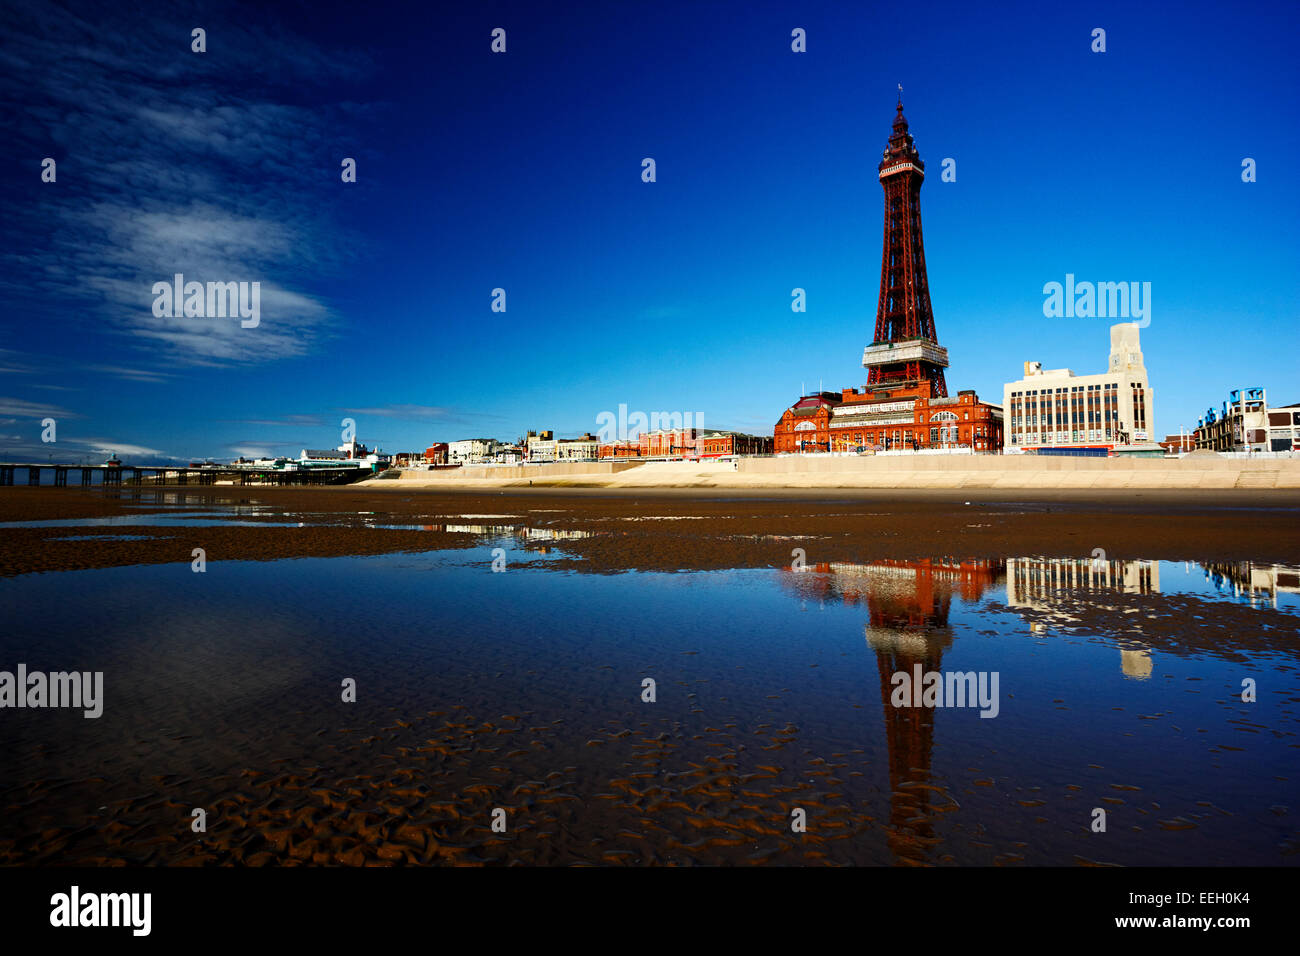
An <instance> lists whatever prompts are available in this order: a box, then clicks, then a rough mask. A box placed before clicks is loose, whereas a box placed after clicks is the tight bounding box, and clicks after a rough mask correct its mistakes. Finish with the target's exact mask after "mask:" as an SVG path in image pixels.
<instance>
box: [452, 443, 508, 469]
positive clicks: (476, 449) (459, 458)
mask: <svg viewBox="0 0 1300 956" xmlns="http://www.w3.org/2000/svg"><path fill="white" fill-rule="evenodd" d="M498 444H499V443H498V442H497V440H496V439H495V438H462V439H461V440H460V441H454V442H448V444H447V462H448V464H452V465H480V464H482V463H483V462H485V461H491V460H492V456H493V455H495V454H496V450H497V445H498Z"/></svg>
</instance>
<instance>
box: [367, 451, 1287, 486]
mask: <svg viewBox="0 0 1300 956" xmlns="http://www.w3.org/2000/svg"><path fill="white" fill-rule="evenodd" d="M530 482H531V483H532V485H533V486H534V487H538V486H543V487H544V486H546V485H554V486H566V487H584V486H585V487H595V488H902V489H907V488H918V489H920V488H1008V489H1014V488H1044V489H1047V488H1079V489H1086V488H1149V489H1165V488H1168V489H1175V488H1186V489H1198V488H1200V489H1218V488H1283V489H1300V458H1270V459H1232V458H1219V457H1217V456H1201V455H1196V456H1189V457H1186V458H1182V459H1163V458H1072V457H1055V456H1053V457H1048V456H1042V457H1039V456H1036V455H979V456H970V455H953V456H943V455H918V456H915V457H910V456H902V455H899V456H881V457H871V456H867V457H831V456H826V457H823V456H817V455H808V456H795V455H792V456H789V457H782V458H741V459H739V460H738V461H703V462H690V461H667V462H665V461H659V462H645V463H637V462H565V463H560V464H551V465H534V466H529V467H524V466H518V467H500V468H485V467H466V468H457V469H448V470H446V471H436V472H429V471H407V472H403V473H402V476H401V479H400V480H399V481H396V482H394V481H391V480H373V479H372V480H370V481H367V482H366V484H367V485H370V486H374V487H384V486H387V487H390V488H392V487H412V486H415V485H421V486H425V487H444V488H455V487H464V488H504V487H511V486H528V485H529V483H530Z"/></svg>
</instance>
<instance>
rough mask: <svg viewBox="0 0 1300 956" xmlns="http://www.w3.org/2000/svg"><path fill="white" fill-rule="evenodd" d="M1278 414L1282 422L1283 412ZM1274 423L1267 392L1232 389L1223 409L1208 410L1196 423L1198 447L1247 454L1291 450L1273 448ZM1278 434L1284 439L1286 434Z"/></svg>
mask: <svg viewBox="0 0 1300 956" xmlns="http://www.w3.org/2000/svg"><path fill="white" fill-rule="evenodd" d="M1278 411H1279V412H1282V411H1283V410H1282V409H1278ZM1278 417H1279V421H1280V420H1281V418H1282V415H1281V414H1279V416H1278ZM1271 424H1272V423H1271V421H1270V417H1269V409H1268V394H1267V392H1265V390H1264V389H1262V388H1237V389H1233V390H1232V391H1231V392H1229V393H1228V400H1227V401H1226V402H1224V403H1223V405H1222V407H1221V408H1218V409H1215V408H1211V409H1209V410H1208V411H1207V412H1206V413H1205V415H1204V416H1202V417H1201V419H1200V421H1198V422H1197V423H1196V447H1197V448H1198V449H1207V450H1209V451H1225V452H1247V453H1249V452H1261V451H1274V450H1277V451H1291V450H1292V448H1285V449H1274V448H1273V447H1272V436H1271V434H1270V431H1271ZM1281 430H1282V426H1281V425H1279V432H1281ZM1287 430H1288V431H1290V429H1287ZM1278 437H1279V440H1281V439H1282V438H1283V437H1284V436H1282V435H1281V434H1279V436H1278ZM1292 447H1294V442H1293V444H1292Z"/></svg>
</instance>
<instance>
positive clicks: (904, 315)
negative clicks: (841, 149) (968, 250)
mask: <svg viewBox="0 0 1300 956" xmlns="http://www.w3.org/2000/svg"><path fill="white" fill-rule="evenodd" d="M878 168H879V170H880V185H881V186H883V187H884V190H885V242H884V250H883V255H882V258H881V263H880V302H879V305H878V306H877V308H876V337H875V339H874V340H873V341H872V343H871V344H870V345H869V346H867V348H866V351H865V352H864V353H863V356H862V364H863V365H864V366H865V367H866V368H867V386H868V387H869V388H873V389H874V388H893V387H916V386H920V385H923V384H925V383H929V386H930V397H931V398H946V397H947V395H948V386H947V383H946V382H945V381H944V375H943V370H944V369H945V368H947V367H948V350H947V349H945V348H944V347H943V346H941V345H940V344H939V341H938V339H936V338H935V335H934V316H933V315H932V314H931V312H930V285H929V282H928V281H927V279H926V276H925V248H924V246H923V245H922V244H921V181H922V180H923V179H925V163H923V162H921V156H920V154H919V153H918V152H917V151H916V145H915V144H914V143H913V141H912V135H911V134H910V133H909V132H908V131H907V120H906V119H904V118H903V96H902V89H901V87H900V89H899V96H898V115H897V116H895V117H894V132H893V135H892V136H890V137H889V145H888V146H887V147H886V148H885V155H884V158H883V159H882V160H881V161H880V166H879V167H878Z"/></svg>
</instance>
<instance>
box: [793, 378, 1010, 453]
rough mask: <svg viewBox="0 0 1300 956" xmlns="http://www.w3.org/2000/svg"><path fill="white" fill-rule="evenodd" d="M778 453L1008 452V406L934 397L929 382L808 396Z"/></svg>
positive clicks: (963, 394)
mask: <svg viewBox="0 0 1300 956" xmlns="http://www.w3.org/2000/svg"><path fill="white" fill-rule="evenodd" d="M775 432H776V433H775V435H774V443H775V450H776V452H777V453H778V454H780V453H797V452H804V453H807V452H830V451H835V452H863V451H898V450H913V451H918V450H921V449H928V448H953V449H957V448H970V449H972V450H974V451H977V452H981V451H983V452H989V451H999V450H1001V448H1002V407H1001V406H1000V405H991V404H989V403H988V402H981V401H980V400H979V396H978V395H976V394H975V392H974V391H972V390H969V389H967V390H963V391H960V392H958V393H957V396H956V397H955V398H935V397H931V388H930V383H929V382H925V381H922V382H919V383H917V384H915V385H907V386H902V387H898V388H888V387H886V388H868V387H866V386H863V387H862V388H860V389H852V388H846V389H844V390H842V391H840V392H815V393H813V394H812V395H805V396H803V397H802V398H801V399H799V401H797V402H795V404H794V405H792V406H791V407H790V408H788V409H786V411H785V414H783V415H782V416H781V420H780V421H779V422H777V423H776V429H775Z"/></svg>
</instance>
